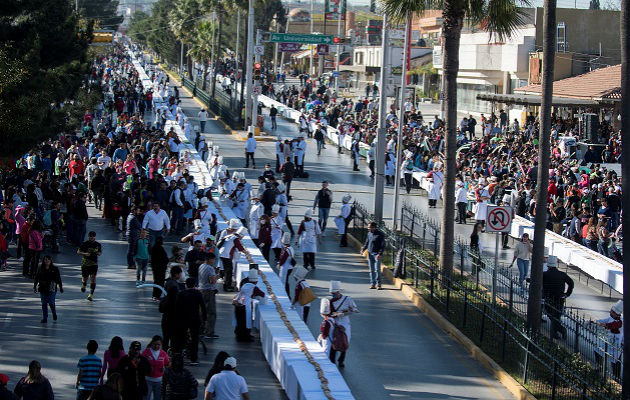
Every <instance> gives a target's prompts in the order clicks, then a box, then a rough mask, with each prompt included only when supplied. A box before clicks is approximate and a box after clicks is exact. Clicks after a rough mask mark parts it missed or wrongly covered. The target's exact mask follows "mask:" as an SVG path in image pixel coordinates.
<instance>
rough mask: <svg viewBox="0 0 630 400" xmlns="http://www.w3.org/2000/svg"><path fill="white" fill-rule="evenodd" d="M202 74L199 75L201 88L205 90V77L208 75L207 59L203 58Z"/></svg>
mask: <svg viewBox="0 0 630 400" xmlns="http://www.w3.org/2000/svg"><path fill="white" fill-rule="evenodd" d="M202 62H203V75H202V76H201V79H202V81H201V90H203V91H204V92H205V91H206V77H207V76H208V61H207V60H203V61H202Z"/></svg>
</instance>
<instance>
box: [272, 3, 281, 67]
mask: <svg viewBox="0 0 630 400" xmlns="http://www.w3.org/2000/svg"><path fill="white" fill-rule="evenodd" d="M275 18H276V32H277V33H280V23H279V22H278V14H276V17H275ZM276 69H277V70H278V72H280V68H278V42H276V43H275V46H274V49H273V72H274V75H275V72H276Z"/></svg>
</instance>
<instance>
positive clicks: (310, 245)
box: [299, 219, 321, 253]
mask: <svg viewBox="0 0 630 400" xmlns="http://www.w3.org/2000/svg"><path fill="white" fill-rule="evenodd" d="M302 224H304V231H303V232H302V233H301V234H300V239H299V240H300V250H301V251H302V253H317V235H319V234H321V229H320V228H319V224H318V223H317V222H315V221H314V220H313V219H311V220H310V221H302Z"/></svg>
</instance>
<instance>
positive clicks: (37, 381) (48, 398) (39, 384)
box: [13, 360, 55, 400]
mask: <svg viewBox="0 0 630 400" xmlns="http://www.w3.org/2000/svg"><path fill="white" fill-rule="evenodd" d="M13 393H15V394H16V396H17V397H18V399H23V400H53V399H54V398H55V395H54V393H53V390H52V386H51V385H50V382H49V381H48V379H46V378H45V377H44V375H42V365H41V364H40V363H39V361H37V360H33V361H31V363H30V364H29V365H28V373H27V374H26V376H25V377H23V378H22V379H20V381H19V382H18V383H17V385H15V389H14V390H13Z"/></svg>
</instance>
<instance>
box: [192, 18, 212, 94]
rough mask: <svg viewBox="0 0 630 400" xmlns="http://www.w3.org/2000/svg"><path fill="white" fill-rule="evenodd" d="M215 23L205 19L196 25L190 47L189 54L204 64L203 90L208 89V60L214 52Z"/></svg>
mask: <svg viewBox="0 0 630 400" xmlns="http://www.w3.org/2000/svg"><path fill="white" fill-rule="evenodd" d="M213 30H214V23H213V22H212V21H203V22H201V23H199V24H198V25H197V26H196V27H195V31H194V32H195V36H194V37H193V38H192V42H191V44H190V45H189V47H188V55H189V56H191V57H192V58H193V59H194V60H195V61H197V62H199V63H200V64H202V65H203V73H202V82H203V83H202V84H201V85H202V86H201V90H206V76H207V75H208V62H209V60H210V57H211V53H212V31H213Z"/></svg>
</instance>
